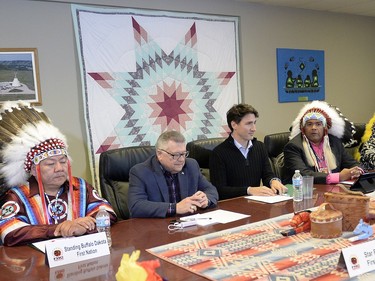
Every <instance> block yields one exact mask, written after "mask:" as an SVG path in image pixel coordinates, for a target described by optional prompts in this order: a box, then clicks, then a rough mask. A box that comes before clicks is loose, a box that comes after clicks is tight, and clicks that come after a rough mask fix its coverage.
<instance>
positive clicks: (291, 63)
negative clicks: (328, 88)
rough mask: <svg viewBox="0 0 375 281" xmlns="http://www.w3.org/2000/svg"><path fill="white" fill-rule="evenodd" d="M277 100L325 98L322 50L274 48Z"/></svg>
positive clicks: (297, 100) (295, 100) (292, 100)
mask: <svg viewBox="0 0 375 281" xmlns="http://www.w3.org/2000/svg"><path fill="white" fill-rule="evenodd" d="M276 57H277V83H278V93H279V102H299V101H312V100H324V99H325V79H324V78H325V77H324V51H320V50H299V49H276Z"/></svg>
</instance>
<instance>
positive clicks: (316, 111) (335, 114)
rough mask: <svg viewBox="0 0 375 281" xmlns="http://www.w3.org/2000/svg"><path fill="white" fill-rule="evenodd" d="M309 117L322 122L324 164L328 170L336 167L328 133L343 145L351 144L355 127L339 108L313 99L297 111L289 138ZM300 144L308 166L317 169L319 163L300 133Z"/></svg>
mask: <svg viewBox="0 0 375 281" xmlns="http://www.w3.org/2000/svg"><path fill="white" fill-rule="evenodd" d="M310 119H316V120H319V121H321V122H322V123H323V126H324V128H325V129H324V132H325V135H324V137H323V153H324V156H325V162H326V166H327V168H328V169H329V170H333V169H335V168H336V167H337V165H336V158H335V156H334V155H333V153H332V150H331V147H330V144H329V139H328V134H331V135H333V136H335V137H337V138H339V139H341V141H342V142H343V145H344V146H351V145H352V144H353V143H354V142H355V141H354V139H353V135H354V134H355V127H354V124H353V123H352V122H350V121H349V120H348V119H347V118H346V117H344V115H343V114H342V113H341V111H340V109H339V108H337V107H335V106H332V105H330V104H328V103H326V102H324V101H313V102H311V103H308V104H306V105H305V106H304V107H303V108H302V109H301V110H300V112H299V113H298V115H297V117H296V119H295V120H294V121H293V123H292V128H291V133H290V136H289V139H293V138H294V137H296V136H297V135H298V134H299V133H301V131H303V128H304V126H305V124H306V122H307V121H308V120H310ZM302 136H303V138H302V139H303V141H302V145H303V148H304V151H305V155H306V158H307V161H308V162H309V165H310V166H315V167H316V169H317V171H318V170H319V164H318V162H317V160H316V157H315V154H314V152H313V150H312V148H311V146H310V145H309V141H308V139H307V137H306V136H305V135H304V134H302Z"/></svg>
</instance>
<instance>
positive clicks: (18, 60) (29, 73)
mask: <svg viewBox="0 0 375 281" xmlns="http://www.w3.org/2000/svg"><path fill="white" fill-rule="evenodd" d="M17 100H21V101H26V102H30V103H32V104H34V105H41V104H42V98H41V92H40V80H39V66H38V51H37V49H36V48H0V103H3V102H6V101H17Z"/></svg>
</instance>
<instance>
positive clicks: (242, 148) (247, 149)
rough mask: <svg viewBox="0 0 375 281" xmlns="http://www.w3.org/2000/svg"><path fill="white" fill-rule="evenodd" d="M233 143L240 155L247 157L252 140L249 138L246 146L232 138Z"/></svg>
mask: <svg viewBox="0 0 375 281" xmlns="http://www.w3.org/2000/svg"><path fill="white" fill-rule="evenodd" d="M233 140H234V145H235V146H236V147H237V148H238V149H239V150H240V151H241V153H242V155H243V156H244V157H245V158H247V154H248V153H249V150H250V148H251V147H252V146H253V142H252V141H251V140H249V142H248V143H247V146H246V147H243V146H242V145H241V144H240V143H239V142H238V141H236V140H235V139H234V138H233Z"/></svg>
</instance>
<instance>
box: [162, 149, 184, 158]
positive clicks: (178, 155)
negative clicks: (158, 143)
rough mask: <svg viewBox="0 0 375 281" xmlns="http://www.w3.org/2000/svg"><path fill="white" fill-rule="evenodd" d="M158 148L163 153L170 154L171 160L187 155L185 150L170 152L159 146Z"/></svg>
mask: <svg viewBox="0 0 375 281" xmlns="http://www.w3.org/2000/svg"><path fill="white" fill-rule="evenodd" d="M159 150H161V151H163V152H165V153H168V154H169V155H170V156H172V159H173V160H179V159H180V158H181V157H184V158H186V157H188V156H189V151H186V152H183V153H170V152H168V151H166V150H164V149H161V148H159Z"/></svg>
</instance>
